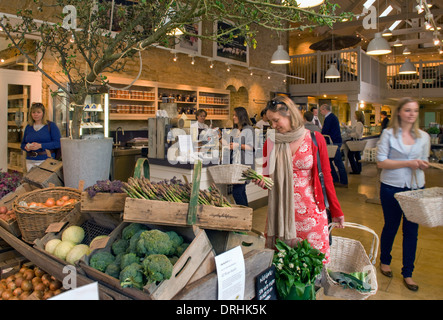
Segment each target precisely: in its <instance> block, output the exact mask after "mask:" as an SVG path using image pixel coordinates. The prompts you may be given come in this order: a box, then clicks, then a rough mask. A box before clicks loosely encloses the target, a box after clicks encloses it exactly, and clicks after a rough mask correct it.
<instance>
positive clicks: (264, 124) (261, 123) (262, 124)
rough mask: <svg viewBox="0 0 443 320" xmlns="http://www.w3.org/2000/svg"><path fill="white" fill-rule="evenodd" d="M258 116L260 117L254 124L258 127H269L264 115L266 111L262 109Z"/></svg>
mask: <svg viewBox="0 0 443 320" xmlns="http://www.w3.org/2000/svg"><path fill="white" fill-rule="evenodd" d="M260 117H261V119H260V121H258V122H257V123H256V124H255V127H257V128H259V129H263V128H264V127H269V121H268V118H267V117H266V111H265V110H264V109H263V110H262V111H261V112H260Z"/></svg>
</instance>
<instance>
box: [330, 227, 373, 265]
mask: <svg viewBox="0 0 443 320" xmlns="http://www.w3.org/2000/svg"><path fill="white" fill-rule="evenodd" d="M338 225H339V223H337V222H332V223H330V224H329V233H331V231H332V229H334V228H335V227H336V226H338ZM344 226H345V227H349V228H356V229H360V230H364V231H367V232H369V233H372V235H373V236H374V237H373V238H372V245H371V250H370V252H369V254H368V257H369V260H371V263H372V264H373V265H375V262H376V260H377V254H378V246H379V242H380V240H379V238H378V234H377V233H375V231H374V230H372V229H371V228H368V227H366V226H364V225H361V224H358V223H354V222H345V223H344Z"/></svg>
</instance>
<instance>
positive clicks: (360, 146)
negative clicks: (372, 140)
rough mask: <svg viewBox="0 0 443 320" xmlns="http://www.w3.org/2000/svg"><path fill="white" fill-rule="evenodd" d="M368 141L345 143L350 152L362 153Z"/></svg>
mask: <svg viewBox="0 0 443 320" xmlns="http://www.w3.org/2000/svg"><path fill="white" fill-rule="evenodd" d="M367 143H368V140H349V141H346V145H347V146H348V148H349V150H350V151H363V150H364V149H365V147H366V144H367Z"/></svg>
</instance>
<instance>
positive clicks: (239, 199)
mask: <svg viewBox="0 0 443 320" xmlns="http://www.w3.org/2000/svg"><path fill="white" fill-rule="evenodd" d="M232 196H233V197H234V200H235V203H236V204H238V205H241V206H246V207H247V206H248V197H247V196H246V183H243V184H233V185H232Z"/></svg>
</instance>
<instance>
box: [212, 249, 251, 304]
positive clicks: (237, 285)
mask: <svg viewBox="0 0 443 320" xmlns="http://www.w3.org/2000/svg"><path fill="white" fill-rule="evenodd" d="M215 266H216V268H217V278H218V300H243V298H244V295H245V259H244V257H243V252H242V250H241V247H240V246H237V247H235V248H233V249H231V250H228V251H226V252H224V253H222V254H219V255H218V256H216V257H215Z"/></svg>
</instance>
